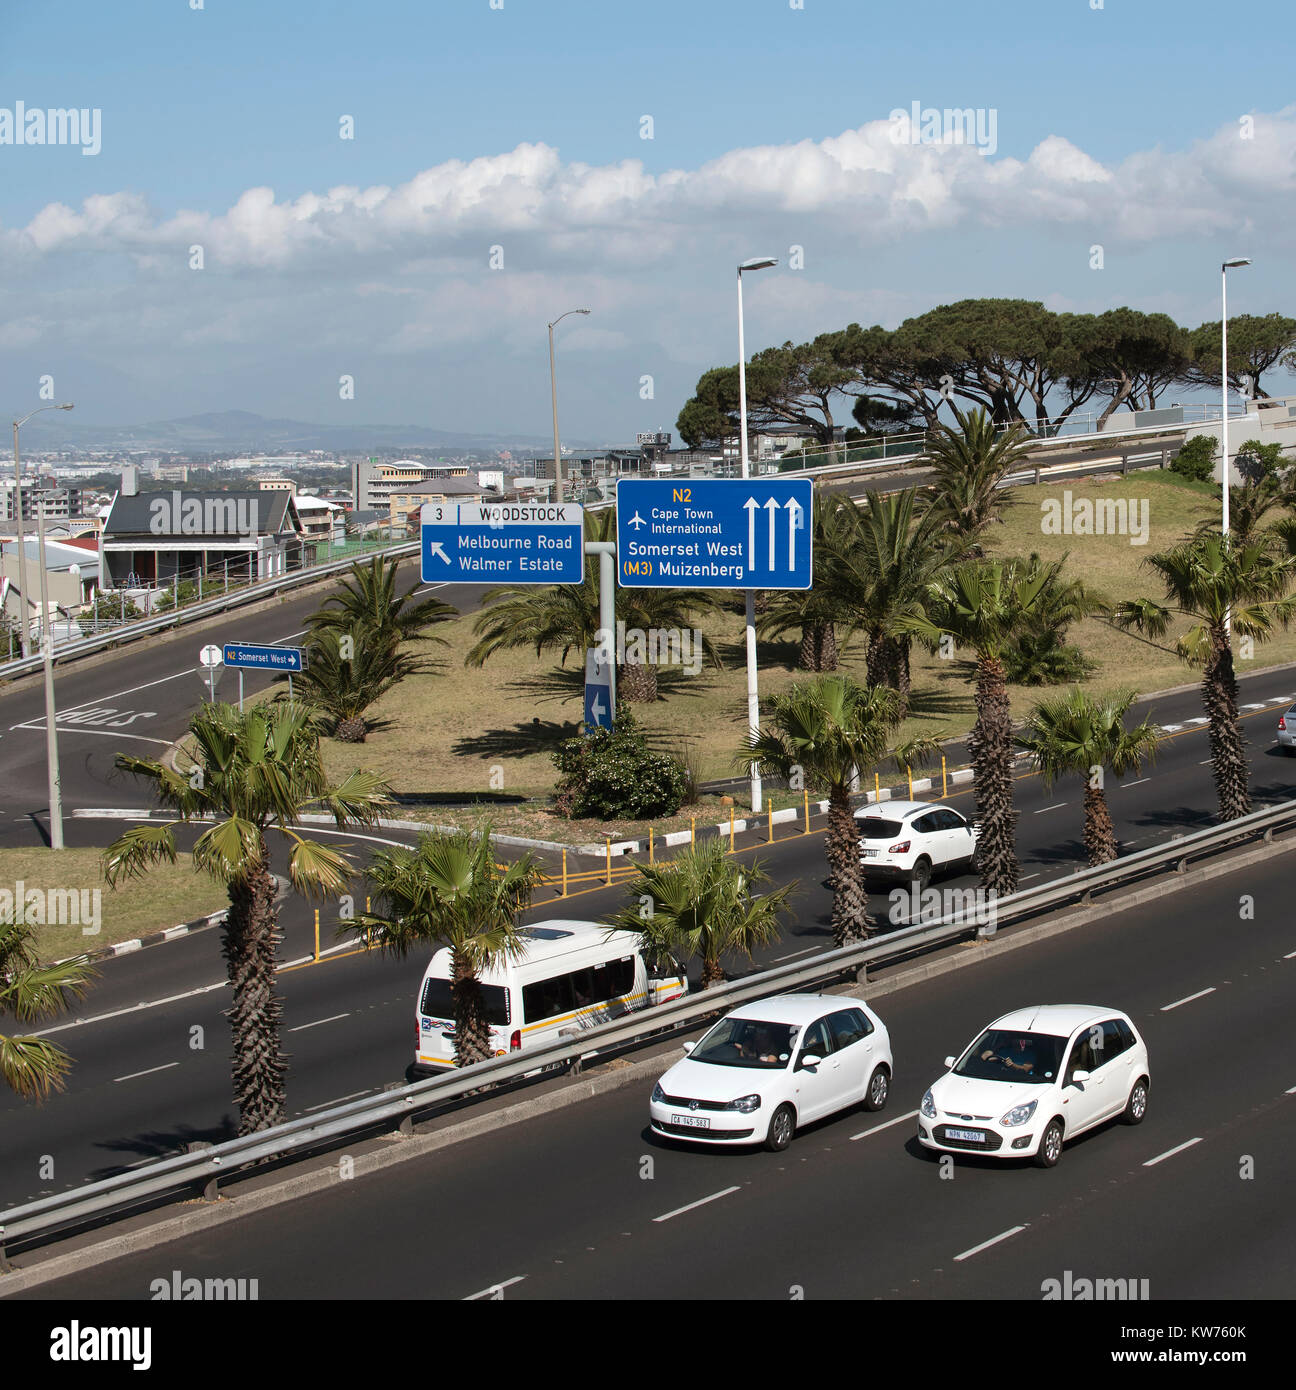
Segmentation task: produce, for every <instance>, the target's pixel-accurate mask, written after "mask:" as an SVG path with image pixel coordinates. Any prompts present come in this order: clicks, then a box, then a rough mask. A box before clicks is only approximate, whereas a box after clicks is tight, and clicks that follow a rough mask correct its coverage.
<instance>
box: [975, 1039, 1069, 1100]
mask: <svg viewBox="0 0 1296 1390" xmlns="http://www.w3.org/2000/svg"><path fill="white" fill-rule="evenodd" d="M1066 1044H1067V1040H1066V1039H1065V1038H1057V1037H1054V1036H1053V1034H1052V1033H1019V1032H1015V1031H1013V1030H1012V1029H1002V1028H987V1029H986V1031H985V1032H984V1033H982V1034H981V1036H980V1037H979V1038H978V1039H977V1040H976V1042H974V1043H973V1044H972V1046H971V1047H970V1048H969V1049H968V1050H967V1052H966V1053H965V1054H964V1055H963V1057H962V1058H961V1059H960V1060H959V1062H958V1064H957V1065H956V1066H955V1068H954V1075H955V1076H967V1077H970V1078H971V1079H972V1080H974V1081H1018V1082H1023V1081H1024V1082H1027V1083H1030V1084H1033V1085H1040V1086H1046V1085H1048V1084H1050V1083H1051V1082H1053V1081H1056V1080H1057V1076H1058V1072H1059V1071H1060V1069H1061V1067H1062V1056H1063V1053H1064V1052H1065V1051H1066Z"/></svg>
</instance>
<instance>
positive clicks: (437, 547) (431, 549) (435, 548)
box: [428, 541, 450, 565]
mask: <svg viewBox="0 0 1296 1390" xmlns="http://www.w3.org/2000/svg"><path fill="white" fill-rule="evenodd" d="M428 554H429V555H439V556H440V557H441V558H442V559H443V560H444V561H445V562H446V564H447V565H448V564H449V563H450V557H449V556H448V555H447V554H446V553H445V551H444V550H442V548H441V542H440V541H433V542H432V544H431V545H430V546H428Z"/></svg>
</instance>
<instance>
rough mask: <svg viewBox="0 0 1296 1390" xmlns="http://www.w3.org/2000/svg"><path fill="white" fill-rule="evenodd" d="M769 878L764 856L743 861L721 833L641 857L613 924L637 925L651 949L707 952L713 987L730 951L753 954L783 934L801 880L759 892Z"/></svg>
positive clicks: (705, 969) (707, 982)
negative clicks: (644, 860) (656, 857)
mask: <svg viewBox="0 0 1296 1390" xmlns="http://www.w3.org/2000/svg"><path fill="white" fill-rule="evenodd" d="M769 881H770V880H769V875H768V874H766V873H765V872H764V870H763V869H762V868H761V865H760V863H759V861H756V860H753V862H752V863H750V864H743V863H742V862H741V861H740V860H739V859H737V858H736V857H734V856H732V855H728V854H726V853H725V850H724V845H723V844H722V842H721V841H720V840H719V839H710V840H703V841H702V842H701V843H700V844H698V845H695V846H694V847H693V848H691V849H687V850H685V851H683V853H681V854H679V855H677V856H676V857H675V858H674V859H670V860H666V861H665V862H664V863H661V864H646V865H640V866H639V873H638V876H637V877H636V878H634V879H632V880H631V881H630V882H629V883H628V884H627V885H626V892H627V894H628V895H629V899H630V901H629V902H627V904H626V905H625V907H623V908H622V909H621V911H620V912H618V913H616V914H615V915H614V916H613V917H611V918H609V919H608V920H609V925H611V926H613V927H616V928H618V929H620V930H623V931H632V932H637V933H638V934H639V936H640V937H641V938H642V940H643V943H644V948H645V951H646V952H647V953H648V954H650V955H664V956H674V957H677V958H680V959H689V958H692V957H697V958H699V959H700V960H701V962H702V988H703V989H709V988H710V987H711V986H712V985H716V984H719V983H721V982H722V981H723V980H724V978H725V975H724V969H723V968H722V966H721V964H720V958H721V957H722V956H724V955H727V954H730V953H736V954H738V955H741V956H744V957H746V959H748V960H750V959H751V957H752V953H753V951H755V949H756V948H757V947H758V946H768V945H770V944H771V943H772V942H775V941H777V940H778V939H779V916H780V914H781V913H782V912H783V911H784V910H785V909H786V907H787V900H788V898H789V897H790V896H791V894H792V892H793V890H794V889H795V888H796V886H797V885H796V883H795V882H793V883H789V884H785V885H784V886H783V887H782V888H777V889H775V890H774V891H772V892H768V893H764V894H761V895H758V896H753V895H752V889H753V888H756V887H760V886H763V885H765V884H766V883H768V882H769Z"/></svg>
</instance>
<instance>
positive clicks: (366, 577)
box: [306, 555, 459, 642]
mask: <svg viewBox="0 0 1296 1390" xmlns="http://www.w3.org/2000/svg"><path fill="white" fill-rule="evenodd" d="M399 567H400V562H399V561H397V560H394V559H391V558H389V557H386V556H382V555H375V556H373V557H372V558H371V559H370V560H369V561H368V562H365V561H361V560H357V561H356V563H355V564H354V565H352V566H351V572H350V573H349V574H348V575H347V577H346V578H345V579H344V580H343V581H342V584H341V586H340V587H339V589H338V592H337V593H335V594H331V595H330V596H329V597H328V598H327V599H325V600H324V605H323V607H321V608H320V609H319V611H318V612H316V613H312V614H311V616H310V617H309V618H307V620H306V623H307V626H308V627H309V628H310V629H311V631H312V632H321V631H326V630H333V631H337V632H341V633H346V632H354V631H355V630H356V629H357V628H364V629H366V630H368V631H370V632H379V633H384V634H395V635H396V636H397V637H399V638H400V639H401V640H403V641H407V642H408V641H436V642H440V641H441V640H442V639H441V638H439V637H436V638H432V637H427V636H425V635H423V631H422V630H423V629H424V628H425V627H431V626H432V625H433V624H435V623H446V622H449V621H450V619H451V618H457V617H458V616H459V610H458V609H457V608H453V607H451V605H450V604H448V603H443V602H442V601H441V600H440V599H438V598H425V599H423V600H421V601H419V602H415V593H416V589H415V588H413V587H412V588H410V589H409V590H408V591H407V592H406V593H405V594H404V595H402V596H401V597H399V598H398V597H397V596H396V573H397V570H398V569H399Z"/></svg>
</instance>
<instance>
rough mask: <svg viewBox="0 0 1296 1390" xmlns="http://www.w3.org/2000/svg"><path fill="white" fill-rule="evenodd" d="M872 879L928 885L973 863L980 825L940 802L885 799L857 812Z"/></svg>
mask: <svg viewBox="0 0 1296 1390" xmlns="http://www.w3.org/2000/svg"><path fill="white" fill-rule="evenodd" d="M855 824H856V827H857V828H858V830H859V852H860V863H861V864H863V866H864V872H865V874H866V875H867V876H868V877H869V878H889V879H899V880H900V881H902V882H904V883H912V884H914V885H915V886H916V887H918V888H925V887H926V886H927V883H928V881H929V880H930V879H931V876H932V874H933V873H943V872H945V871H947V870H951V869H963V868H969V867H974V863H973V861H974V859H975V857H976V844H977V829H976V827H975V826H974V825H972V824H971V822H969V821H966V820H964V819H963V817H962V816H961V815H959V813H958V812H957V811H955V810H954V809H952V808H951V807H949V806H945V805H943V804H942V803H941V802H939V801H883V802H880V803H879V804H877V805H875V806H862V807H861V808H860V809H859V810H858V811H856V812H855Z"/></svg>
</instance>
